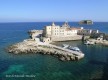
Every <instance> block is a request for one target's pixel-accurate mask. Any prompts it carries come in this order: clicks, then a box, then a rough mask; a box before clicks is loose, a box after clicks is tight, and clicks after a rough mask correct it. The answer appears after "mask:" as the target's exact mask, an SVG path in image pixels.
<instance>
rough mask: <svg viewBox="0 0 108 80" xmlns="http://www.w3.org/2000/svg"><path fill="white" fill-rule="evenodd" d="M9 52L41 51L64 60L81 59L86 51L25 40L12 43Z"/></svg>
mask: <svg viewBox="0 0 108 80" xmlns="http://www.w3.org/2000/svg"><path fill="white" fill-rule="evenodd" d="M8 52H10V53H14V54H21V53H23V54H24V53H27V54H28V53H40V54H48V55H54V56H56V57H58V58H59V59H60V60H62V61H73V60H79V59H82V58H83V57H84V53H82V52H77V51H73V50H69V49H65V48H62V47H60V46H56V45H53V44H48V43H43V42H39V43H36V42H35V41H33V40H24V41H23V42H20V43H17V44H15V45H12V46H10V47H8Z"/></svg>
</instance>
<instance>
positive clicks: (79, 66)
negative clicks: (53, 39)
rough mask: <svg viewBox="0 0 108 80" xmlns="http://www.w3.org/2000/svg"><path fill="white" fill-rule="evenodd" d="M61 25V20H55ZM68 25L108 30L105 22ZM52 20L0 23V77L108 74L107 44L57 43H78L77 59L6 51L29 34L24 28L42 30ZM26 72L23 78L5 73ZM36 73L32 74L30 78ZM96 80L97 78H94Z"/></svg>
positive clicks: (58, 78) (69, 78)
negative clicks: (59, 58) (63, 60)
mask: <svg viewBox="0 0 108 80" xmlns="http://www.w3.org/2000/svg"><path fill="white" fill-rule="evenodd" d="M56 24H58V25H62V24H63V23H62V22H56ZM69 24H70V25H71V26H76V27H78V26H80V27H81V26H83V27H85V28H89V29H99V30H100V31H101V32H105V33H108V22H95V23H94V24H93V25H79V24H78V23H77V22H69ZM45 25H51V22H33V23H0V80H24V79H26V80H90V79H95V78H101V80H107V76H108V47H104V46H100V45H96V46H86V45H83V44H82V42H81V41H68V42H58V43H56V45H62V44H63V43H67V44H70V45H72V46H78V47H79V48H80V49H81V50H82V51H83V52H84V53H85V57H84V59H82V60H80V61H67V62H62V61H59V60H58V59H57V58H56V57H52V56H50V55H40V54H26V55H25V54H22V55H14V54H11V53H7V52H6V50H5V49H6V47H7V46H9V45H11V44H14V43H17V42H20V41H23V40H24V39H26V38H29V37H28V34H27V31H28V30H31V29H43V27H44V26H45ZM23 74H24V75H29V78H28V77H27V76H25V77H22V78H21V77H13V78H12V77H6V75H23ZM30 75H35V77H33V76H32V77H30ZM97 80H98V79H97Z"/></svg>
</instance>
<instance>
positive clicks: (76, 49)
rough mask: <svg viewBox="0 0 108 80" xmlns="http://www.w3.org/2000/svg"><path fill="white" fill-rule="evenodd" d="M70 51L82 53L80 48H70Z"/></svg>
mask: <svg viewBox="0 0 108 80" xmlns="http://www.w3.org/2000/svg"><path fill="white" fill-rule="evenodd" d="M69 49H70V50H73V51H78V52H79V51H81V50H80V49H79V48H78V47H72V46H70V47H69Z"/></svg>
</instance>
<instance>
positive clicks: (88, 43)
mask: <svg viewBox="0 0 108 80" xmlns="http://www.w3.org/2000/svg"><path fill="white" fill-rule="evenodd" d="M84 44H85V45H93V44H95V43H94V42H91V41H86V42H85V43H84Z"/></svg>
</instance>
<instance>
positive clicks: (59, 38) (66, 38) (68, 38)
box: [51, 35, 82, 41]
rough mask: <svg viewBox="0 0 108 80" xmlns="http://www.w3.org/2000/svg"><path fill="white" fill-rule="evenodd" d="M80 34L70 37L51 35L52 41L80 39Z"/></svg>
mask: <svg viewBox="0 0 108 80" xmlns="http://www.w3.org/2000/svg"><path fill="white" fill-rule="evenodd" d="M81 39H82V36H81V35H77V36H71V37H52V38H51V40H52V41H68V40H81Z"/></svg>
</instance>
